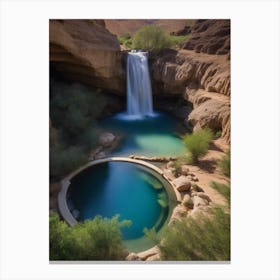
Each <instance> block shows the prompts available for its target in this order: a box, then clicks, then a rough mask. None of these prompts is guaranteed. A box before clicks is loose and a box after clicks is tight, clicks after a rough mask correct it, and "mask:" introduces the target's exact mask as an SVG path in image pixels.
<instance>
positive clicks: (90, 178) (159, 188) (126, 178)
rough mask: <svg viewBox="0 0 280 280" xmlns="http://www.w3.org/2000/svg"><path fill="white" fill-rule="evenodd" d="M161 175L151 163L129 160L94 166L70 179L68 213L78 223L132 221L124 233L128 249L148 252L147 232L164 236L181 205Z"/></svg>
mask: <svg viewBox="0 0 280 280" xmlns="http://www.w3.org/2000/svg"><path fill="white" fill-rule="evenodd" d="M160 173H161V171H160V170H159V169H157V167H155V166H153V165H151V164H149V163H145V162H142V161H138V160H132V159H128V158H110V159H103V160H99V161H97V162H91V163H89V164H88V165H87V166H85V167H84V168H82V169H81V170H79V171H78V172H76V173H74V174H72V175H70V176H68V177H69V178H68V180H69V184H68V186H67V190H66V191H65V200H66V205H67V208H68V209H67V210H68V212H69V214H71V215H72V218H73V217H74V220H76V221H84V220H86V219H93V218H94V217H95V216H97V215H100V216H102V217H107V218H112V217H113V216H115V215H119V220H120V221H122V220H130V221H131V225H130V226H129V227H124V228H122V229H121V231H122V237H123V240H124V243H125V245H126V247H127V248H128V249H129V250H133V251H142V250H145V249H148V248H149V247H151V246H152V244H151V241H149V240H148V239H147V238H146V237H145V234H144V232H143V231H144V229H145V228H146V229H152V228H154V229H155V230H156V232H160V230H161V229H162V228H163V226H164V225H165V224H166V222H167V221H168V219H169V217H170V215H171V212H172V210H173V208H174V206H175V204H176V202H177V198H176V194H175V193H174V190H173V188H172V186H171V185H170V183H169V182H168V181H167V180H166V179H165V178H164V177H163V176H162V174H160ZM62 212H63V211H62ZM64 218H65V217H64ZM66 220H67V219H66Z"/></svg>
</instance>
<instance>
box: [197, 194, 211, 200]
mask: <svg viewBox="0 0 280 280" xmlns="http://www.w3.org/2000/svg"><path fill="white" fill-rule="evenodd" d="M196 195H197V196H199V197H201V198H202V199H205V200H207V201H208V202H211V201H212V200H211V198H210V197H209V196H208V195H207V194H205V193H204V192H198V193H196Z"/></svg>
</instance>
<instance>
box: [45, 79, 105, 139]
mask: <svg viewBox="0 0 280 280" xmlns="http://www.w3.org/2000/svg"><path fill="white" fill-rule="evenodd" d="M51 93H52V94H51V100H50V117H51V120H52V123H53V125H54V126H55V127H56V128H57V129H59V130H60V131H61V132H62V134H63V137H64V140H65V141H67V142H68V143H70V144H75V145H77V144H83V143H78V140H79V139H81V137H80V135H81V134H83V133H84V132H85V130H86V129H87V128H89V127H92V126H94V124H95V120H96V119H97V118H98V117H99V115H100V114H101V113H102V111H103V110H104V108H105V106H106V104H107V100H106V97H104V95H102V94H100V93H99V92H98V91H97V90H96V91H93V90H90V89H89V88H87V87H85V86H82V85H78V84H73V85H67V84H59V83H56V84H55V86H53V87H52V92H51Z"/></svg>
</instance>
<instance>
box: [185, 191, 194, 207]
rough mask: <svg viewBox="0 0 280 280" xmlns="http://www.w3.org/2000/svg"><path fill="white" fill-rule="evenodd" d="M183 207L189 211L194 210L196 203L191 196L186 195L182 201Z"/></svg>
mask: <svg viewBox="0 0 280 280" xmlns="http://www.w3.org/2000/svg"><path fill="white" fill-rule="evenodd" d="M182 203H183V205H184V206H185V207H187V208H189V209H193V206H194V203H193V200H192V198H191V196H190V195H188V194H186V195H185V196H184V198H183V201H182Z"/></svg>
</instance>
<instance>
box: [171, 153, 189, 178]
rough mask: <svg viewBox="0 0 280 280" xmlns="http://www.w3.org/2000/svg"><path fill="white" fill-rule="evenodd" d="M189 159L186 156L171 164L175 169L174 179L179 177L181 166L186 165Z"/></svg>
mask: <svg viewBox="0 0 280 280" xmlns="http://www.w3.org/2000/svg"><path fill="white" fill-rule="evenodd" d="M189 162H190V161H189V158H188V157H187V156H180V157H178V158H177V159H176V160H174V161H173V162H172V166H173V167H174V168H175V173H176V177H178V176H180V175H181V166H182V165H184V164H188V163H189Z"/></svg>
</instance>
